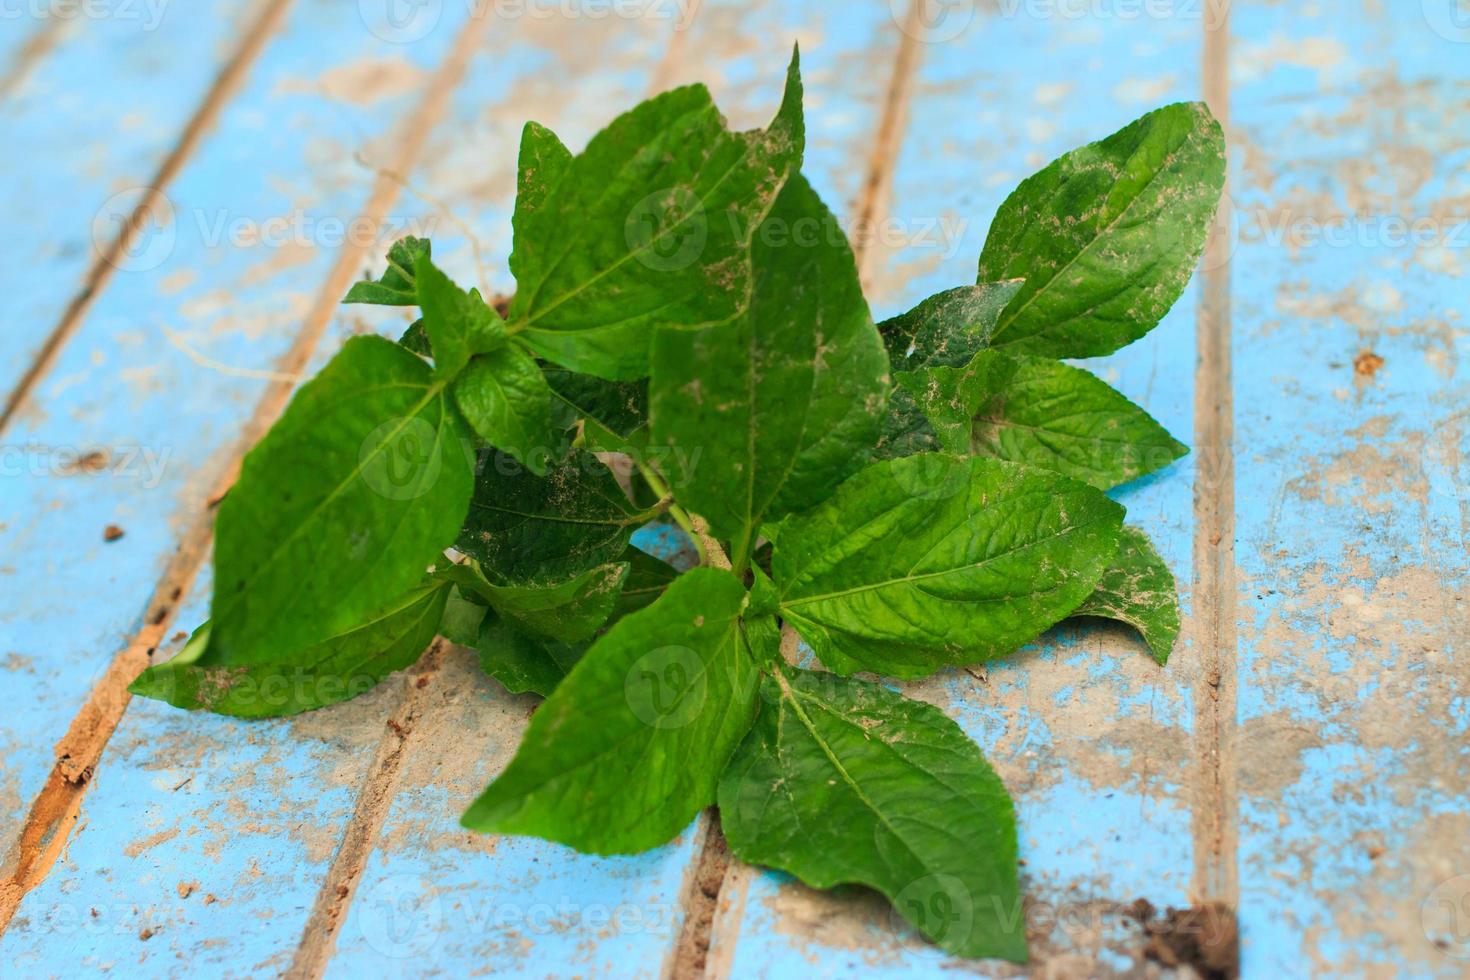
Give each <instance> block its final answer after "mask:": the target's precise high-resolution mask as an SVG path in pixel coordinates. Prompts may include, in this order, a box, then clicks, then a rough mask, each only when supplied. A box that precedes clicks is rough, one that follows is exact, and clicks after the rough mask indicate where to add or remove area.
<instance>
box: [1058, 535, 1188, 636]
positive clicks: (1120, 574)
mask: <svg viewBox="0 0 1470 980" xmlns="http://www.w3.org/2000/svg"><path fill="white" fill-rule="evenodd" d="M1072 615H1073V616H1101V617H1102V618H1104V619H1116V620H1118V621H1119V622H1124V623H1127V624H1128V625H1130V626H1132V627H1133V628H1134V629H1136V630H1138V632H1139V634H1140V635H1141V636H1142V637H1143V639H1144V642H1145V643H1147V644H1148V648H1149V651H1150V652H1151V653H1152V654H1153V658H1154V659H1155V660H1157V661H1158V662H1159V664H1160V665H1162V664H1166V663H1168V662H1169V654H1170V653H1171V652H1173V650H1174V641H1175V640H1176V639H1178V637H1179V597H1178V594H1177V593H1176V591H1175V587H1174V575H1173V573H1171V572H1170V571H1169V566H1168V565H1166V564H1164V559H1163V558H1161V557H1160V556H1159V553H1158V551H1156V550H1155V549H1154V546H1153V543H1152V542H1150V541H1149V539H1148V535H1146V534H1144V533H1143V532H1142V531H1140V530H1138V529H1137V528H1132V527H1125V528H1123V537H1122V542H1121V543H1120V544H1119V546H1118V556H1117V557H1116V558H1115V559H1113V564H1112V565H1111V566H1109V568H1108V570H1107V571H1106V572H1104V573H1103V577H1102V579H1101V580H1100V581H1099V582H1098V583H1097V588H1096V589H1095V590H1094V591H1093V593H1092V595H1090V596H1088V597H1087V600H1086V601H1085V602H1083V603H1082V605H1080V606H1078V607H1077V608H1076V609H1074V610H1073V611H1072Z"/></svg>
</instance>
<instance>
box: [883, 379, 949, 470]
mask: <svg viewBox="0 0 1470 980" xmlns="http://www.w3.org/2000/svg"><path fill="white" fill-rule="evenodd" d="M940 448H941V446H940V443H939V437H938V436H937V435H935V434H934V427H933V426H932V425H930V424H929V420H928V419H927V418H925V417H924V413H923V412H922V411H920V410H919V406H918V405H916V404H915V403H914V396H913V395H910V394H909V392H908V389H907V388H903V387H895V388H894V389H893V390H892V391H890V392H889V394H888V412H887V414H886V415H884V416H883V432H882V434H881V435H880V436H879V437H878V445H877V446H875V447H873V453H872V455H873V458H874V459H880V460H881V459H901V458H902V457H904V456H913V455H916V454H917V453H934V452H939V450H940Z"/></svg>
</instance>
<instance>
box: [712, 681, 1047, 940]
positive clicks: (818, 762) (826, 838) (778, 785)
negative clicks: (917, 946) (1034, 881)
mask: <svg viewBox="0 0 1470 980" xmlns="http://www.w3.org/2000/svg"><path fill="white" fill-rule="evenodd" d="M762 694H763V701H764V704H762V706H761V709H760V716H759V717H758V719H757V721H756V725H755V728H754V729H752V731H751V733H750V734H749V735H748V736H747V737H746V739H745V741H744V742H742V743H741V745H740V749H739V751H737V752H736V754H735V758H734V759H732V760H731V762H730V767H729V768H728V769H727V770H726V771H725V775H724V777H723V778H722V779H721V780H720V792H719V801H720V823H721V825H722V827H723V829H724V831H725V837H726V838H727V839H728V840H729V842H730V850H731V852H732V853H734V855H735V856H736V857H738V858H740V859H741V860H742V861H747V862H750V863H752V864H759V865H764V866H766V867H771V868H778V869H780V870H782V871H787V872H790V873H791V874H794V875H795V876H796V877H797V878H799V879H801V880H802V881H803V882H805V883H806V884H807V885H810V886H811V887H813V888H832V887H835V886H837V885H843V884H859V885H866V886H868V887H869V888H875V889H877V890H878V891H880V892H882V893H883V894H884V895H886V896H888V898H889V900H890V901H892V902H893V904H894V907H895V909H896V910H897V911H898V913H899V914H901V915H902V916H903V917H904V918H905V919H907V920H908V921H909V922H911V923H913V925H914V926H916V927H917V928H918V929H919V931H920V932H922V933H923V934H924V935H925V936H927V937H929V938H930V939H932V940H933V941H934V942H935V943H937V944H938V945H939V946H940V947H941V948H942V949H944V950H946V951H947V952H950V953H953V954H955V955H957V956H966V957H976V958H981V957H1000V958H1002V959H1007V960H1011V961H1012V962H1016V963H1024V962H1025V961H1026V934H1025V926H1026V916H1025V914H1024V912H1023V909H1022V907H1021V893H1020V885H1019V882H1018V881H1017V846H1016V822H1015V811H1014V807H1013V806H1012V804H1011V799H1010V796H1009V795H1008V794H1007V793H1006V790H1005V786H1004V785H1002V784H1001V781H1000V778H999V777H998V776H996V774H995V772H994V771H993V770H992V769H991V768H990V765H989V764H988V763H987V762H986V761H985V758H984V756H982V755H981V754H980V750H979V749H978V748H976V746H975V744H974V743H973V742H971V741H970V740H969V739H968V738H966V737H965V734H964V732H962V731H961V730H960V728H959V726H958V725H956V724H955V723H954V722H953V721H951V720H950V719H949V718H948V717H946V716H945V715H944V713H943V712H941V711H940V710H939V709H937V708H934V707H932V706H931V705H927V704H923V703H921V702H918V701H910V700H908V699H906V698H904V697H903V696H901V695H899V694H897V693H895V692H893V691H890V690H888V689H886V688H883V687H879V686H877V685H874V684H868V683H865V682H862V681H857V680H847V679H843V678H839V677H836V676H834V675H831V674H818V673H813V672H811V671H804V670H795V671H789V672H787V671H782V672H778V673H776V674H775V675H774V676H770V677H767V678H766V681H765V687H764V690H763V692H762Z"/></svg>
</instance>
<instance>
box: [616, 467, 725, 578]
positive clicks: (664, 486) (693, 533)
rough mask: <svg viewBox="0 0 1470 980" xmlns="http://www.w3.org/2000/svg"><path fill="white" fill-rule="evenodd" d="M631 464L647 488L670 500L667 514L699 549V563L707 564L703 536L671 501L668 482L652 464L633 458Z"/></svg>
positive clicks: (660, 497) (689, 518) (707, 558)
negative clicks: (645, 482) (646, 483)
mask: <svg viewBox="0 0 1470 980" xmlns="http://www.w3.org/2000/svg"><path fill="white" fill-rule="evenodd" d="M633 465H634V466H637V467H638V472H639V473H640V474H642V476H643V479H644V480H646V481H647V482H648V486H649V488H650V489H652V490H653V492H654V493H656V494H658V496H659V499H660V500H668V501H671V503H670V504H669V516H670V517H672V518H673V519H674V522H675V523H677V524H678V525H679V526H680V527H681V528H683V529H684V533H685V534H687V535H689V537H690V539H691V540H692V541H693V542H694V547H695V548H696V549H698V550H699V563H700V564H701V565H704V564H707V563H708V561H709V555H708V554H706V552H705V550H704V536H703V535H701V534H700V533H699V531H697V530H696V529H695V527H694V520H693V519H692V518H691V517H690V516H689V512H688V511H687V510H685V509H684V508H683V507H680V506H679V505H678V504H676V503H672V501H673V499H674V493H673V491H672V490H670V489H669V485H668V483H667V482H666V481H665V480H664V478H663V477H661V476H659V475H658V473H657V472H656V471H655V470H654V468H653V467H652V466H649V465H648V464H647V463H645V462H643V461H642V460H640V459H635V460H634V461H633Z"/></svg>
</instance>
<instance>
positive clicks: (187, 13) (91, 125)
mask: <svg viewBox="0 0 1470 980" xmlns="http://www.w3.org/2000/svg"><path fill="white" fill-rule="evenodd" d="M17 7H18V9H21V8H23V9H29V8H28V7H26V6H25V5H17ZM260 7H261V4H260V3H259V2H255V0H250V2H248V0H225V2H223V3H219V4H213V3H210V4H199V3H183V4H157V3H150V4H144V3H136V4H100V5H96V4H94V5H88V6H87V8H86V9H92V10H97V11H99V12H102V11H104V10H110V11H111V16H99V17H92V18H85V17H84V18H78V19H77V20H75V21H72V22H68V23H66V24H65V25H63V26H61V27H59V28H57V29H58V30H59V31H60V32H61V33H60V34H59V35H58V37H57V39H56V41H57V47H56V49H55V50H52V51H50V52H48V53H47V54H46V55H44V57H42V58H40V59H39V61H38V62H37V63H36V64H35V65H34V66H33V67H32V68H31V70H30V71H29V72H28V73H27V74H26V76H25V77H24V79H23V80H22V81H21V82H20V83H19V85H18V87H17V88H16V90H15V91H14V92H12V93H11V94H10V97H9V98H8V99H5V100H3V101H0V132H3V133H4V134H5V138H6V141H7V144H8V145H9V146H10V147H12V148H13V149H15V150H20V149H21V148H24V153H25V154H26V156H27V157H28V158H29V159H31V160H37V161H39V160H45V161H47V163H46V165H45V166H21V165H12V166H8V167H7V168H6V180H5V182H4V185H3V187H0V212H3V213H4V215H5V219H6V237H7V240H8V242H9V254H10V255H11V256H13V259H12V260H11V261H8V262H5V263H4V264H3V265H0V320H3V322H4V323H5V329H4V330H0V397H3V396H5V395H8V394H9V393H10V391H11V389H12V387H13V386H14V385H15V384H16V382H17V381H18V380H19V378H20V376H21V374H22V373H23V372H24V371H25V369H26V368H27V367H28V366H29V365H30V363H31V362H32V360H33V359H34V357H35V354H36V352H37V351H38V350H39V348H40V346H41V344H42V343H43V342H44V341H45V339H46V338H47V336H49V335H50V333H51V331H52V330H53V329H54V328H55V327H56V325H57V323H58V321H60V319H61V317H62V314H63V313H64V312H65V310H66V307H67V305H68V304H69V303H70V302H71V301H72V299H73V298H74V297H75V296H76V295H77V293H78V291H79V290H80V289H81V287H82V283H83V280H84V277H85V276H86V274H87V271H88V269H89V268H90V267H91V265H92V263H93V262H94V261H95V260H96V259H97V257H98V256H100V255H101V254H102V250H103V249H105V248H106V247H107V246H108V245H109V244H110V243H111V241H112V240H113V239H114V238H115V237H116V234H117V232H118V229H119V227H120V223H121V222H122V221H123V220H125V219H126V218H127V217H128V216H129V215H130V214H131V212H132V210H133V208H135V207H136V206H137V204H138V202H139V200H140V199H141V197H142V190H141V189H142V188H143V187H145V186H146V185H147V184H148V183H149V182H150V181H151V180H152V179H153V178H154V175H155V174H156V173H157V171H158V168H159V166H160V165H161V164H162V162H163V160H164V158H165V157H166V156H167V155H168V153H169V151H170V150H172V149H173V148H174V146H175V145H176V144H177V143H178V141H179V138H180V134H181V133H182V131H183V128H184V125H185V123H187V122H188V120H189V118H190V116H192V115H193V114H194V112H195V110H196V109H197V108H198V107H199V105H200V103H201V102H203V100H204V97H205V94H206V92H207V91H208V90H209V86H210V83H211V82H213V81H214V78H215V76H216V75H218V74H219V71H220V68H221V66H223V64H224V63H225V61H226V60H228V58H229V57H230V55H231V53H232V52H233V49H234V45H235V42H236V41H237V40H238V39H239V38H240V36H241V35H243V34H244V33H245V31H246V29H247V28H248V27H249V24H250V22H251V20H252V19H253V18H254V17H255V16H257V15H258V14H259V9H260ZM77 9H78V10H80V9H82V5H77ZM26 23H27V24H32V23H34V22H32V21H30V20H27V22H26ZM34 29H35V30H40V29H41V28H40V27H39V26H36V27H35V28H34ZM13 31H14V33H13V34H7V37H14V36H16V35H19V34H21V33H22V32H21V30H20V28H19V27H18V26H17V27H14V28H13ZM0 62H3V58H0ZM157 254H158V253H157V252H156V251H148V250H146V249H145V250H141V251H140V252H139V253H138V254H137V255H135V256H130V257H125V258H124V261H123V263H122V264H123V265H124V266H126V267H127V268H130V269H137V270H140V271H144V270H146V268H147V267H149V265H150V263H151V262H152V261H153V259H154V258H155V257H156V256H157Z"/></svg>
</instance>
